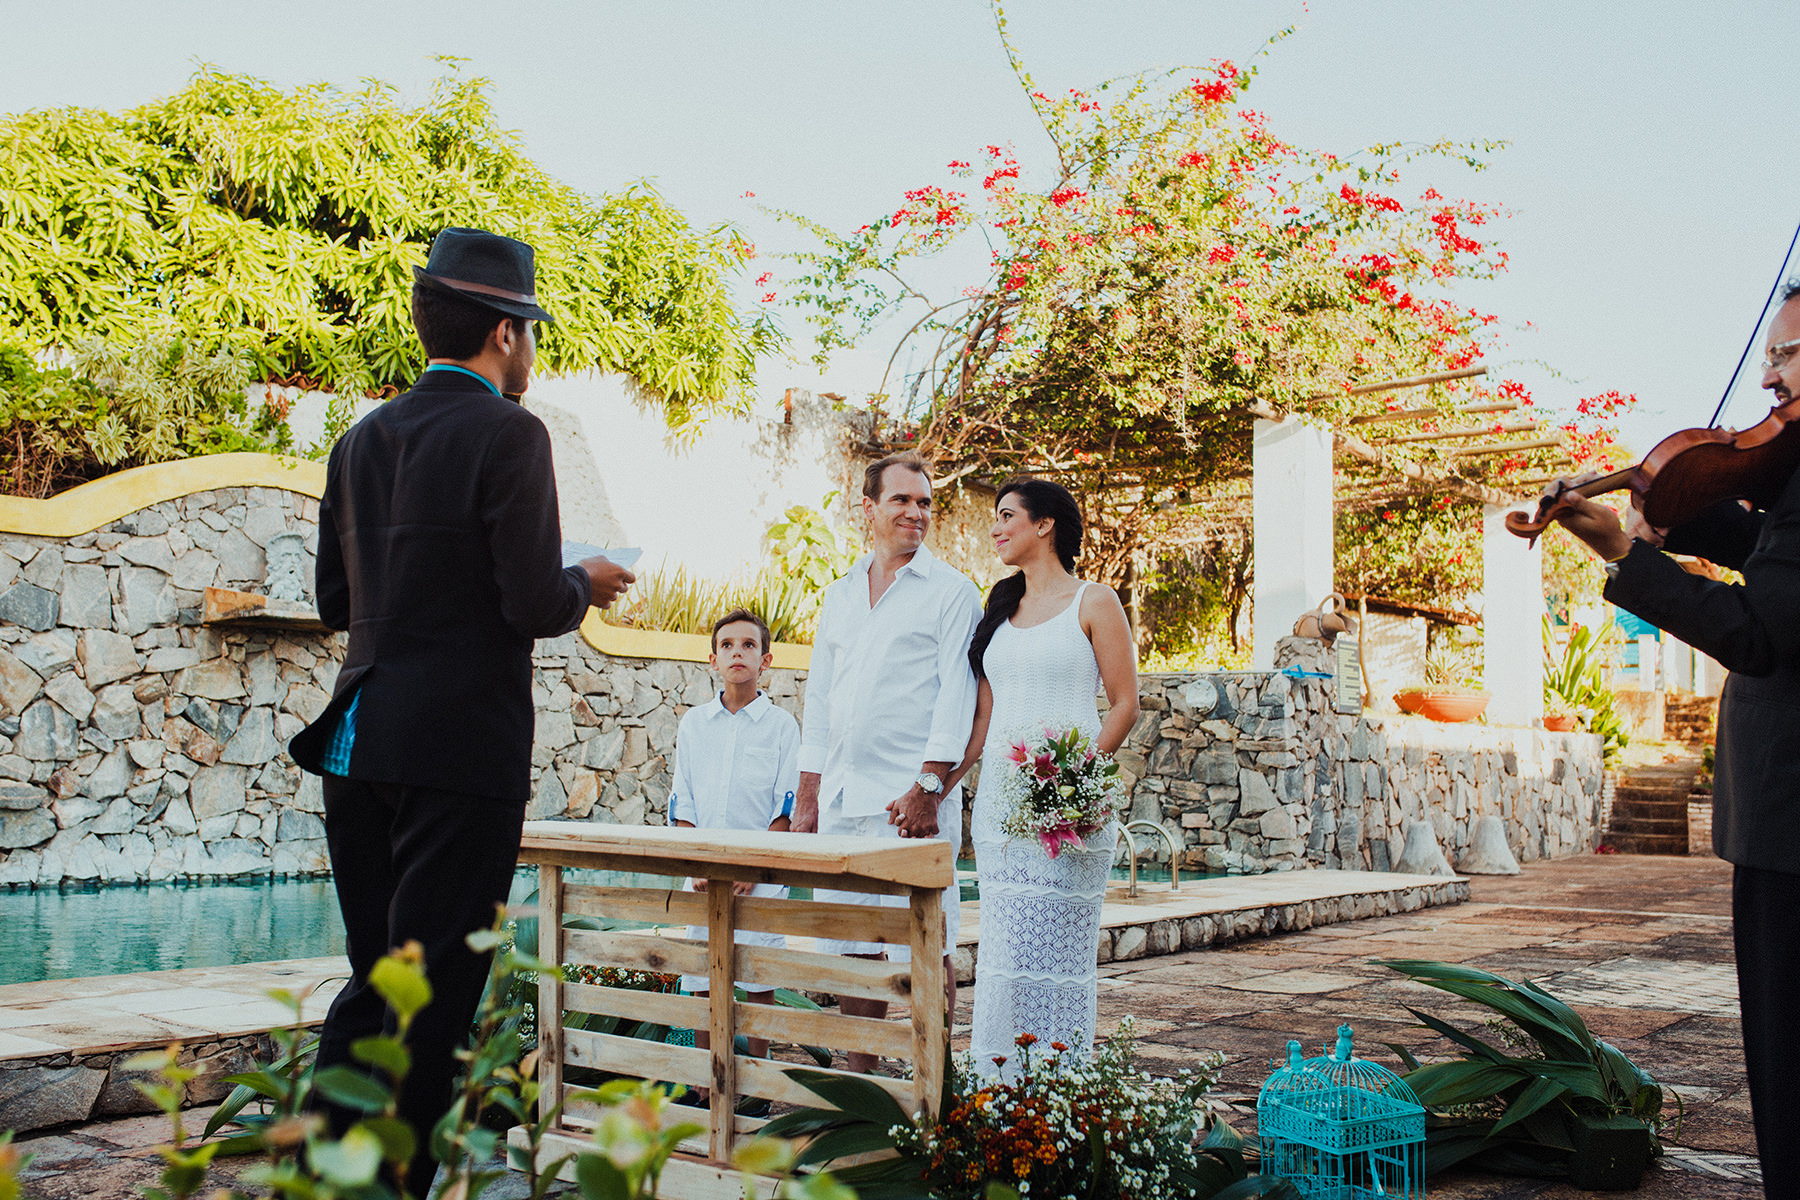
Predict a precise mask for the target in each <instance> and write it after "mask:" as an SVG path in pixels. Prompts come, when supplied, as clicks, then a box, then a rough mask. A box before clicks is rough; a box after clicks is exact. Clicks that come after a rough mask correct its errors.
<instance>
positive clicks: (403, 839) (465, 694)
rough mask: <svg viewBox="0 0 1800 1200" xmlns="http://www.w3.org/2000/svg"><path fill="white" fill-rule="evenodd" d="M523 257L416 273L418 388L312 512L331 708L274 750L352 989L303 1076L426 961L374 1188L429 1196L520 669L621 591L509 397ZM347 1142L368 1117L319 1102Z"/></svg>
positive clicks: (517, 740) (516, 732) (348, 453)
mask: <svg viewBox="0 0 1800 1200" xmlns="http://www.w3.org/2000/svg"><path fill="white" fill-rule="evenodd" d="M535 290H536V285H535V263H534V259H533V253H532V249H531V247H530V246H528V245H526V244H525V243H524V242H519V241H514V240H513V239H511V238H506V237H500V236H498V235H496V234H492V233H487V232H484V231H482V230H477V229H446V230H444V231H443V232H442V233H441V234H439V235H438V237H437V239H436V240H435V241H434V242H433V243H432V247H431V254H430V257H429V259H428V261H427V262H426V265H425V266H424V268H422V269H420V268H415V269H414V283H413V293H412V314H413V324H414V326H415V328H416V329H417V331H418V334H419V340H420V342H422V343H423V345H424V348H425V354H426V357H427V359H428V360H429V365H428V366H427V367H426V368H425V371H424V372H423V374H421V375H420V377H419V379H418V381H417V382H416V383H415V384H414V385H413V387H412V390H410V391H408V392H406V393H404V394H402V395H400V396H397V397H395V398H394V399H393V400H390V401H388V402H387V403H386V404H383V405H382V406H381V407H380V408H378V409H376V410H375V411H374V412H372V413H370V414H369V415H368V416H367V417H364V418H363V419H362V420H361V421H358V422H357V423H356V425H355V426H354V427H352V428H351V429H350V431H349V432H348V433H346V434H345V435H344V436H343V437H342V438H340V439H339V440H338V443H337V445H336V446H335V447H333V448H332V452H331V462H330V465H329V467H328V469H327V474H326V484H325V495H324V498H323V499H322V500H321V501H320V504H319V555H318V576H317V594H318V600H319V615H320V617H321V618H322V619H323V620H324V621H325V623H326V624H327V625H329V626H330V627H331V628H333V629H343V630H348V631H349V633H350V640H349V648H348V651H347V653H346V655H345V658H344V664H343V667H342V669H341V670H340V671H339V673H338V679H337V686H336V689H335V693H334V695H333V697H332V700H331V703H330V704H329V705H328V706H327V707H326V709H325V711H324V712H323V713H322V714H321V715H320V716H319V718H318V719H317V720H316V721H314V722H313V723H312V724H311V725H309V726H307V728H305V729H304V730H302V731H301V732H300V733H298V734H296V735H295V737H294V739H293V741H292V743H291V745H290V749H291V752H292V754H293V757H294V761H295V762H296V763H298V764H299V765H300V766H301V767H303V768H305V769H306V770H308V771H311V772H313V773H315V774H318V775H322V776H323V777H324V795H325V835H326V842H327V845H328V846H329V848H330V852H331V866H332V874H333V878H334V882H335V884H336V887H337V894H338V905H339V908H340V910H341V911H342V914H343V918H344V929H345V934H346V943H347V950H348V954H349V959H350V967H351V979H350V982H349V984H348V985H347V986H346V987H345V988H344V990H343V991H342V992H340V993H339V995H338V997H337V999H336V1000H335V1001H334V1002H333V1003H332V1006H331V1011H330V1013H329V1014H328V1015H327V1017H326V1020H325V1028H324V1031H323V1033H322V1035H321V1040H320V1045H319V1056H318V1069H321V1070H322V1069H324V1068H326V1067H329V1066H333V1065H336V1064H347V1065H350V1066H352V1067H355V1068H356V1069H359V1070H364V1069H367V1068H365V1067H363V1066H362V1065H361V1064H358V1063H356V1062H355V1061H354V1059H353V1057H352V1055H351V1046H352V1045H353V1044H354V1043H355V1042H356V1041H357V1040H358V1039H359V1038H364V1037H370V1036H374V1035H376V1034H379V1033H382V1032H383V1023H384V1020H385V1019H386V1009H385V1005H384V1004H383V1002H382V999H381V997H380V996H379V995H378V994H377V993H376V992H375V990H374V989H373V988H372V987H371V986H370V985H369V971H370V968H372V967H373V966H374V965H375V963H376V962H377V961H379V960H380V959H381V957H382V956H383V955H385V954H386V953H387V952H388V951H389V950H391V949H393V948H394V947H396V946H400V945H403V944H405V943H406V942H408V941H417V942H418V943H419V944H420V945H421V946H422V947H423V948H424V956H425V969H426V972H427V976H428V978H429V979H430V982H431V988H432V1001H431V1003H430V1005H428V1006H427V1007H426V1008H425V1009H424V1010H423V1011H422V1012H421V1013H420V1014H419V1016H418V1017H417V1019H416V1020H415V1022H414V1023H413V1026H412V1029H411V1033H410V1035H409V1038H408V1044H409V1046H410V1047H411V1050H412V1058H413V1061H412V1069H411V1072H410V1073H409V1074H408V1076H407V1078H406V1081H405V1084H404V1086H403V1088H402V1090H401V1093H400V1096H399V1112H400V1116H401V1117H402V1118H403V1119H404V1120H405V1121H406V1122H407V1123H408V1124H409V1125H411V1126H412V1130H413V1133H414V1134H415V1136H416V1138H417V1146H418V1149H417V1152H416V1153H415V1155H414V1157H413V1160H412V1162H411V1164H410V1166H409V1167H408V1168H407V1170H406V1173H405V1175H404V1177H403V1178H393V1179H390V1180H388V1182H389V1183H390V1184H392V1185H394V1186H396V1187H397V1188H399V1189H401V1190H403V1191H404V1193H405V1194H407V1195H409V1196H414V1197H424V1196H426V1195H428V1194H429V1190H430V1187H431V1182H432V1177H433V1175H434V1174H435V1173H436V1167H437V1164H436V1162H435V1161H434V1160H433V1158H432V1156H431V1152H430V1137H431V1130H432V1127H433V1126H434V1125H435V1124H436V1122H437V1120H438V1118H439V1117H440V1116H442V1115H443V1113H444V1111H445V1109H446V1108H447V1107H448V1106H449V1103H450V1099H451V1089H450V1084H451V1081H452V1079H453V1077H454V1075H455V1070H456V1061H455V1051H456V1048H457V1047H458V1046H460V1045H461V1044H462V1043H463V1042H464V1041H465V1040H466V1039H467V1038H468V1033H469V1023H470V1019H471V1018H472V1016H473V1015H474V1012H475V1007H476V1005H477V1003H478V1002H479V1000H480V997H481V990H482V985H483V982H484V981H485V979H486V975H487V967H488V959H487V956H486V955H478V954H476V953H475V952H473V951H472V950H470V949H469V948H468V946H467V945H466V943H465V941H464V939H465V938H466V937H467V936H468V934H469V933H470V932H472V931H474V930H477V929H482V928H486V927H487V926H489V925H491V924H492V923H493V921H494V915H495V908H496V906H497V905H500V904H503V903H505V901H506V896H507V891H508V888H509V886H510V884H511V882H512V876H513V869H514V866H515V864H516V863H517V861H518V852H519V838H520V827H521V825H522V823H523V821H524V817H525V804H526V801H527V800H528V799H529V798H530V780H531V740H532V728H533V715H534V714H533V708H532V702H531V670H532V668H531V650H532V642H533V640H534V639H536V638H541V637H555V636H558V635H560V634H563V633H567V632H568V631H569V630H571V629H574V628H575V627H576V626H577V625H579V624H580V623H581V620H582V617H583V616H584V615H585V614H586V612H587V609H588V607H589V606H590V605H594V606H598V607H601V608H605V607H606V606H608V605H609V604H611V603H612V601H613V600H614V599H615V598H616V597H618V596H619V595H620V594H621V593H622V592H623V591H624V590H625V588H626V587H627V586H628V585H629V584H630V583H631V582H632V580H633V578H634V576H633V575H632V573H631V572H630V571H629V570H628V569H626V568H625V567H624V566H622V565H620V564H618V563H615V562H610V561H608V560H607V559H606V558H603V557H591V558H587V559H585V560H583V561H581V562H580V563H577V564H576V565H574V566H569V567H565V566H564V565H563V560H562V550H561V546H562V532H561V525H560V520H559V517H558V513H557V503H556V478H555V472H554V469H553V467H552V463H551V451H550V435H549V433H548V432H547V431H546V430H545V428H544V425H543V423H542V422H541V421H539V420H538V419H537V417H535V416H533V415H532V414H531V413H530V412H528V411H526V410H525V408H524V407H522V406H521V405H519V404H518V403H516V402H515V401H513V400H512V399H509V398H508V396H511V395H518V394H521V393H523V392H524V391H525V388H526V387H527V385H528V384H529V383H530V381H531V369H532V365H533V363H534V361H535V357H536V340H535V337H534V333H533V322H537V321H549V320H551V319H552V318H551V316H550V314H549V313H547V312H545V311H544V309H543V308H541V307H539V305H538V302H537V297H536V295H535ZM325 1112H326V1115H327V1117H328V1118H329V1119H330V1121H331V1123H332V1125H333V1127H334V1131H336V1132H339V1133H341V1132H342V1131H343V1130H345V1129H347V1128H348V1127H349V1126H350V1125H351V1124H353V1123H354V1122H355V1121H356V1120H357V1119H358V1117H359V1116H360V1115H361V1114H358V1113H354V1112H349V1111H347V1110H343V1109H338V1108H333V1107H331V1106H326V1107H325Z"/></svg>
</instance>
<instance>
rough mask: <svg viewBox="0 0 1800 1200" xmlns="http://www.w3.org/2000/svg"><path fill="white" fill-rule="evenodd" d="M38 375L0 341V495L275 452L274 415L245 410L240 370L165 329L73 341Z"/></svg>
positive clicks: (277, 425) (235, 361)
mask: <svg viewBox="0 0 1800 1200" xmlns="http://www.w3.org/2000/svg"><path fill="white" fill-rule="evenodd" d="M65 357H66V358H67V359H68V361H69V364H70V365H68V366H59V367H45V366H42V365H40V364H39V363H38V361H37V360H36V359H34V358H33V357H32V356H31V355H30V354H29V353H27V352H26V350H25V348H24V347H22V346H20V345H17V344H8V343H6V342H5V341H3V340H0V489H4V491H6V492H7V493H9V494H11V495H15V496H35V497H43V496H48V495H51V494H53V493H55V492H58V491H61V490H63V489H64V488H67V487H70V486H73V485H74V484H77V483H82V482H84V481H86V480H89V479H93V478H96V477H97V476H100V475H104V474H106V473H107V472H109V471H112V470H116V469H118V468H120V467H125V466H136V465H139V464H142V463H153V462H165V461H167V460H169V459H172V458H186V457H190V456H192V455H196V454H215V453H222V452H226V451H232V450H265V451H280V450H285V449H287V448H288V446H289V441H290V438H289V434H288V429H287V426H286V425H285V424H283V423H282V420H281V414H280V412H279V410H278V409H276V408H272V407H270V406H269V405H267V404H262V405H257V406H255V408H254V409H253V408H252V406H251V405H250V403H249V401H248V398H247V397H246V394H245V384H246V383H247V382H248V380H249V363H248V361H247V360H246V359H245V358H244V357H243V356H242V355H240V354H237V353H235V352H233V351H231V350H229V349H226V348H216V349H212V350H205V349H200V348H197V347H196V345H195V343H194V342H193V340H191V339H189V338H187V337H184V336H183V335H182V334H181V333H180V332H179V330H177V329H176V328H175V327H173V326H172V325H166V326H165V327H163V328H162V329H160V330H146V331H145V332H144V333H143V335H142V336H140V337H138V338H136V339H132V340H124V341H119V342H111V341H105V340H102V339H99V338H92V337H89V338H82V339H80V340H79V341H77V342H76V343H75V344H74V346H73V347H72V349H71V350H70V351H69V353H68V354H67V355H66V356H65Z"/></svg>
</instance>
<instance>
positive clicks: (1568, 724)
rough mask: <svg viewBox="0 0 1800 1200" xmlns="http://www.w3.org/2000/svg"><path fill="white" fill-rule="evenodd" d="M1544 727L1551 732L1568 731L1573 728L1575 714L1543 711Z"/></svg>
mask: <svg viewBox="0 0 1800 1200" xmlns="http://www.w3.org/2000/svg"><path fill="white" fill-rule="evenodd" d="M1544 728H1545V729H1547V730H1549V731H1550V732H1551V733H1569V732H1571V731H1573V730H1574V728H1575V714H1574V713H1545V714H1544Z"/></svg>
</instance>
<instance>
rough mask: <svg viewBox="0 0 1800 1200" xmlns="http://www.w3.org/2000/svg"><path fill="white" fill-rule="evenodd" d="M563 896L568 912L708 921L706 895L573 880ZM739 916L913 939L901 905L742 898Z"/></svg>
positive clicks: (747, 923) (766, 923)
mask: <svg viewBox="0 0 1800 1200" xmlns="http://www.w3.org/2000/svg"><path fill="white" fill-rule="evenodd" d="M563 897H564V898H563V911H564V912H565V913H567V914H568V915H570V916H582V917H606V918H611V919H613V920H620V921H645V922H648V923H650V924H653V925H704V924H706V899H705V896H704V895H702V894H700V893H697V892H685V891H680V890H678V889H673V888H670V889H661V888H628V887H599V886H595V885H592V884H578V883H571V884H565V885H564V887H563ZM737 914H738V915H737V927H738V928H739V929H753V930H758V931H761V932H765V933H782V934H786V935H788V936H789V937H836V936H839V935H841V934H842V933H843V932H844V928H845V926H846V925H847V924H850V925H854V926H856V936H857V939H858V940H859V941H865V942H887V943H890V944H892V945H896V946H904V945H907V944H909V941H910V939H911V937H912V934H911V928H912V924H911V921H910V919H909V918H908V916H907V913H906V910H905V909H903V908H878V907H875V906H874V905H865V904H838V903H827V902H825V901H822V900H787V899H780V898H777V897H774V896H740V897H738V902H737Z"/></svg>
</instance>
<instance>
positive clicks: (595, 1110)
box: [562, 1084, 769, 1154]
mask: <svg viewBox="0 0 1800 1200" xmlns="http://www.w3.org/2000/svg"><path fill="white" fill-rule="evenodd" d="M593 1094H594V1093H593V1089H592V1088H581V1087H574V1086H571V1085H566V1084H565V1085H564V1087H563V1115H562V1126H563V1127H564V1128H566V1129H592V1128H594V1126H595V1125H597V1124H598V1123H599V1121H600V1113H601V1111H602V1109H601V1107H600V1106H599V1105H598V1104H595V1103H594V1102H593V1101H592V1100H589V1099H586V1097H588V1096H592V1095H593ZM683 1109H686V1110H687V1111H686V1112H683V1111H682V1110H683ZM690 1116H691V1119H692V1120H693V1121H694V1122H695V1123H698V1122H699V1120H700V1110H699V1109H698V1108H695V1107H693V1106H692V1105H680V1106H677V1107H675V1108H671V1109H668V1110H665V1112H664V1115H663V1120H664V1123H665V1124H673V1123H675V1122H676V1121H677V1120H686V1119H690ZM768 1123H769V1120H768V1118H767V1117H738V1118H737V1119H736V1120H735V1121H733V1122H732V1126H731V1127H732V1128H733V1129H734V1130H736V1131H737V1133H738V1135H739V1136H740V1137H742V1136H744V1135H745V1134H754V1133H755V1132H756V1131H757V1130H759V1129H761V1128H762V1127H763V1126H764V1125H767V1124H768ZM681 1147H682V1148H683V1149H684V1150H688V1151H689V1152H690V1153H694V1154H705V1153H706V1141H705V1140H704V1139H703V1138H696V1139H695V1140H694V1143H693V1145H691V1146H690V1145H689V1144H688V1143H687V1142H685V1141H684V1142H682V1143H681Z"/></svg>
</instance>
